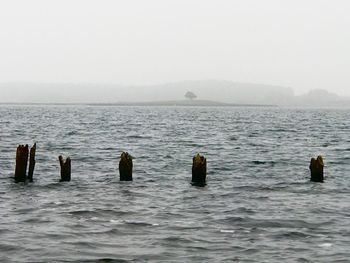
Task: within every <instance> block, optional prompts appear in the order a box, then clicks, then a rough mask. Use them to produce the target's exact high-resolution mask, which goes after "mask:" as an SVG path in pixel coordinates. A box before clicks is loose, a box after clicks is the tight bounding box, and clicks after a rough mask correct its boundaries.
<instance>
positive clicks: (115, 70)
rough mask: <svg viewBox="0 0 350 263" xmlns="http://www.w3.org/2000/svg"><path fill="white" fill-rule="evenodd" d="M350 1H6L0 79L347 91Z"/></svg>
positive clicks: (0, 28) (0, 6) (0, 11)
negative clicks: (220, 82) (211, 82)
mask: <svg viewBox="0 0 350 263" xmlns="http://www.w3.org/2000/svg"><path fill="white" fill-rule="evenodd" d="M349 10H350V1H347V0H344V1H341V0H328V1H324V0H283V1H282V0H264V1H262V0H240V1H238V0H227V1H226V0H147V1H145V0H140V1H136V0H124V1H121V0H120V1H119V0H111V1H107V0H95V1H91V0H50V1H48V0H31V1H28V0H22V1H21V0H4V1H1V2H0V82H8V81H31V82H95V83H96V82H104V83H117V84H156V83H162V82H173V81H181V80H200V79H224V80H232V81H239V82H251V83H265V84H274V85H283V86H289V87H292V88H293V89H294V90H295V91H296V93H297V94H300V93H302V92H306V91H308V90H310V89H314V88H322V89H327V90H329V91H333V92H337V93H338V94H340V95H350V74H349V70H350V50H349V49H350V15H349Z"/></svg>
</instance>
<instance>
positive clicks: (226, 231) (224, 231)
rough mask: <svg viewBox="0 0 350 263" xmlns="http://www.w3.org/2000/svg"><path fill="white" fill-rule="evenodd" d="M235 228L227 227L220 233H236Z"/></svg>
mask: <svg viewBox="0 0 350 263" xmlns="http://www.w3.org/2000/svg"><path fill="white" fill-rule="evenodd" d="M234 232H235V231H234V230H225V229H221V230H220V233H234Z"/></svg>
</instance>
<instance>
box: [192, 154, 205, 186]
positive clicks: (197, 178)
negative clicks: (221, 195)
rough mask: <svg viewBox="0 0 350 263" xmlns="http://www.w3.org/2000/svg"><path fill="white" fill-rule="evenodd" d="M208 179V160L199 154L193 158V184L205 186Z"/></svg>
mask: <svg viewBox="0 0 350 263" xmlns="http://www.w3.org/2000/svg"><path fill="white" fill-rule="evenodd" d="M206 177H207V159H205V158H204V156H201V155H200V154H199V153H198V154H197V155H196V156H194V157H193V164H192V184H193V185H197V186H205V185H206Z"/></svg>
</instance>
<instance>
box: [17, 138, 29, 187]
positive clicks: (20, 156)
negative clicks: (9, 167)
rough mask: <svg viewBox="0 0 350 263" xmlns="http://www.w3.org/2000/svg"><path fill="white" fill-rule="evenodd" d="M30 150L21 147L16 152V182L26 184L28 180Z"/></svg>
mask: <svg viewBox="0 0 350 263" xmlns="http://www.w3.org/2000/svg"><path fill="white" fill-rule="evenodd" d="M28 154H29V148H28V144H27V145H26V146H24V145H19V146H18V147H17V151H16V169H15V181H16V182H25V181H26V178H27V164H28Z"/></svg>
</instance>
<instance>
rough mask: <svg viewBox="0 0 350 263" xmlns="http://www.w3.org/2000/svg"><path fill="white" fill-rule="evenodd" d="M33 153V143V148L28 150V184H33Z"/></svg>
mask: <svg viewBox="0 0 350 263" xmlns="http://www.w3.org/2000/svg"><path fill="white" fill-rule="evenodd" d="M35 153H36V143H34V145H33V147H32V148H30V155H29V170H28V180H29V182H33V174H34V168H35Z"/></svg>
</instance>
